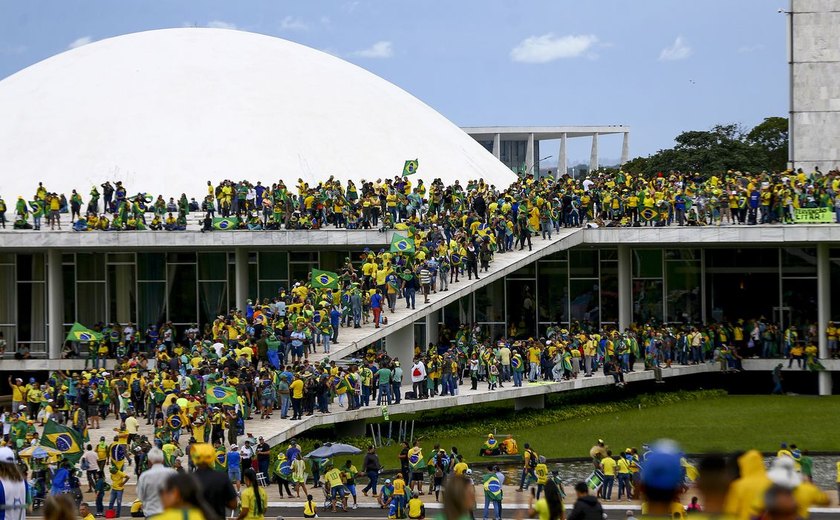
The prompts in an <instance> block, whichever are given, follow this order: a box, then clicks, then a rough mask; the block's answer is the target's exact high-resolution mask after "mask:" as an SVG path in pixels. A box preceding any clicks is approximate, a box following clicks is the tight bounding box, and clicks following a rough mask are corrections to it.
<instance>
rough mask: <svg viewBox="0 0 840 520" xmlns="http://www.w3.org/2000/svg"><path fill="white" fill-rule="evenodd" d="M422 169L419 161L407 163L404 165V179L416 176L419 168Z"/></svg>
mask: <svg viewBox="0 0 840 520" xmlns="http://www.w3.org/2000/svg"><path fill="white" fill-rule="evenodd" d="M419 167H420V161H418V160H417V159H414V160H408V161H405V164H404V165H403V177H408V176H409V175H414V174H415V173H417V168H419Z"/></svg>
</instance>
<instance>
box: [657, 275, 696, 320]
mask: <svg viewBox="0 0 840 520" xmlns="http://www.w3.org/2000/svg"><path fill="white" fill-rule="evenodd" d="M665 280H666V286H667V287H668V295H667V298H666V300H667V301H666V310H667V314H666V316H665V321H668V322H680V323H698V322H700V320H701V317H702V314H701V312H702V309H701V305H702V302H701V301H700V300H701V294H700V262H699V261H693V260H673V261H666V262H665Z"/></svg>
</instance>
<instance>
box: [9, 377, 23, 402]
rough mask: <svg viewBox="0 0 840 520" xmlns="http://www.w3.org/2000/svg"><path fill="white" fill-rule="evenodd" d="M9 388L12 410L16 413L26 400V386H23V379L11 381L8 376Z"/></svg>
mask: <svg viewBox="0 0 840 520" xmlns="http://www.w3.org/2000/svg"><path fill="white" fill-rule="evenodd" d="M9 386H10V387H11V388H12V410H14V411H17V410H19V409H20V407H21V406H22V405H24V401H25V400H26V399H25V397H26V386H25V385H24V384H23V379H21V378H19V377H17V378H15V379H14V381H13V380H12V376H9ZM24 408H25V406H24Z"/></svg>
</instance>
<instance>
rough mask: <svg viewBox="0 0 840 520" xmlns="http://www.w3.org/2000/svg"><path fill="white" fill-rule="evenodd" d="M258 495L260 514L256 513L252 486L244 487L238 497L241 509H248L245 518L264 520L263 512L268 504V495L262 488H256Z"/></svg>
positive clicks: (255, 498) (255, 499)
mask: <svg viewBox="0 0 840 520" xmlns="http://www.w3.org/2000/svg"><path fill="white" fill-rule="evenodd" d="M257 489H258V490H259V493H260V499H261V503H262V513H257V496H256V494H255V493H254V488H253V487H252V486H249V487H246V488H244V489H243V490H242V494H241V495H240V500H241V501H242V506H241V507H242V509H245V508H246V507H247V508H248V514H247V515H245V518H250V519H252V520H259V519H261V518H265V510H266V506H267V504H268V495H267V494H266V492H265V489H264V488H262V487H259V486H258V487H257Z"/></svg>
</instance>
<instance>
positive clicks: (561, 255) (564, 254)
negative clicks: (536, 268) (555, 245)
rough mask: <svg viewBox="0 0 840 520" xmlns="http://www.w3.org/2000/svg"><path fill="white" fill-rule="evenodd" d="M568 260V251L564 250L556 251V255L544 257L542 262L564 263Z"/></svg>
mask: <svg viewBox="0 0 840 520" xmlns="http://www.w3.org/2000/svg"><path fill="white" fill-rule="evenodd" d="M568 258H569V254H568V251H567V250H566V249H564V250H562V251H557V252H556V253H551V254H550V255H547V256H544V257H543V258H542V259H543V260H561V261H564V262H565V261H566V260H567V259H568Z"/></svg>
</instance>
